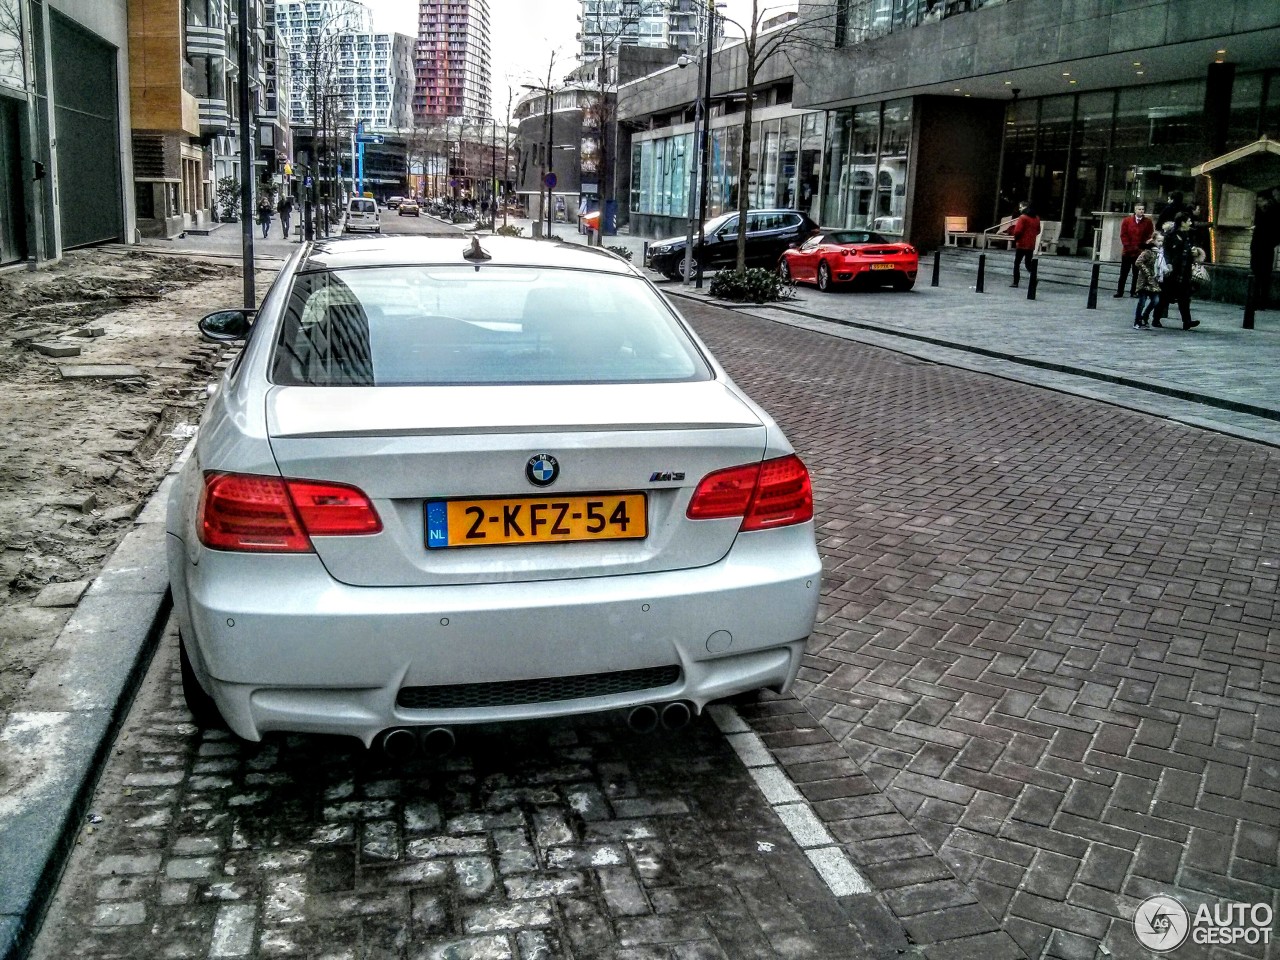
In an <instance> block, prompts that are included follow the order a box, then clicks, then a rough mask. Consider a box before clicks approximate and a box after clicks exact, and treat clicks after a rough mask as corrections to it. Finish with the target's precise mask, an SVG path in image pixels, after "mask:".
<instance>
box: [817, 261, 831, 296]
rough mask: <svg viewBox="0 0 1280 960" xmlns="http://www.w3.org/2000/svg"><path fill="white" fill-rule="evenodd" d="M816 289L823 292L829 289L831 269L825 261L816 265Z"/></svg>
mask: <svg viewBox="0 0 1280 960" xmlns="http://www.w3.org/2000/svg"><path fill="white" fill-rule="evenodd" d="M818 289H819V290H823V291H825V290H830V289H831V268H830V267H829V266H827V264H826V261H825V260H824V261H823V262H822V263H820V264H818Z"/></svg>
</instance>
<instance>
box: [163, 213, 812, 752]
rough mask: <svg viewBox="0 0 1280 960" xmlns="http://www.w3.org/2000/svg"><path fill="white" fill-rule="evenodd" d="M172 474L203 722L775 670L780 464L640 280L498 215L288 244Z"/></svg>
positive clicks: (653, 689) (788, 508) (784, 508)
mask: <svg viewBox="0 0 1280 960" xmlns="http://www.w3.org/2000/svg"><path fill="white" fill-rule="evenodd" d="M201 329H202V331H203V333H204V335H205V336H206V337H208V338H210V339H215V340H224V341H225V340H243V341H244V347H243V350H242V351H241V353H240V354H239V356H238V357H237V359H236V361H235V363H234V364H232V365H231V366H230V368H229V369H228V370H227V371H226V373H225V375H224V376H223V378H222V380H221V383H220V384H219V387H218V389H217V391H216V393H215V395H214V397H213V398H212V400H211V401H210V404H209V407H208V409H207V411H206V413H205V416H204V419H203V421H202V423H201V425H200V430H199V433H198V436H197V440H196V444H195V448H194V454H193V455H192V456H191V457H190V458H189V459H188V461H187V462H186V464H185V466H184V468H183V469H182V471H181V473H180V475H179V477H178V482H177V483H176V484H175V486H174V488H173V493H172V496H171V498H170V501H169V512H168V534H169V535H168V537H167V542H168V562H169V573H170V578H171V580H172V586H173V598H174V606H175V610H176V613H177V617H178V622H179V626H180V630H181V637H182V640H181V658H182V675H183V687H184V692H185V694H186V698H187V702H188V704H189V706H190V707H191V709H192V712H193V713H194V714H195V715H196V717H197V719H198V720H199V721H200V722H201V723H205V724H211V723H216V722H218V721H219V720H221V721H224V722H225V723H226V724H227V726H229V727H230V728H231V730H232V731H233V732H234V733H236V734H237V735H239V736H241V737H244V738H246V739H249V740H257V739H260V738H261V737H262V735H263V734H264V733H266V732H269V731H295V732H313V733H329V734H348V735H352V736H355V737H358V738H360V739H361V740H362V741H363V742H364V743H365V744H366V745H369V744H371V743H373V742H374V741H375V740H376V739H377V738H379V737H380V736H382V737H387V736H390V735H392V734H400V735H403V734H404V733H405V732H406V731H408V732H409V733H415V732H419V733H420V732H423V731H428V730H438V729H441V728H443V729H445V730H446V731H447V730H448V729H449V728H451V727H453V726H457V725H463V724H471V723H480V722H491V721H508V720H522V719H530V718H540V717H554V716H563V715H570V714H581V713H590V712H596V711H607V710H623V711H628V712H630V713H631V715H632V720H633V725H639V726H642V727H643V726H644V725H646V724H649V725H656V724H657V723H658V722H659V718H664V719H666V720H667V721H668V722H669V724H670V725H675V724H676V723H678V722H679V721H680V720H681V719H685V718H687V717H688V716H689V715H690V714H691V713H697V712H700V711H701V709H702V707H703V706H704V705H705V704H706V703H708V702H709V701H712V700H716V699H719V698H723V697H728V696H732V695H735V694H739V693H744V692H749V691H753V690H757V689H761V688H772V689H774V690H778V691H786V690H787V689H788V688H789V686H790V685H791V683H792V681H793V680H794V679H795V676H796V672H797V670H798V669H799V665H800V657H801V654H802V652H803V650H804V644H805V640H806V638H807V637H808V635H809V632H810V630H811V629H812V626H813V622H814V616H815V614H816V610H817V605H818V594H819V577H820V573H821V566H820V562H819V559H818V554H817V549H816V547H815V542H814V523H813V499H812V492H811V489H810V484H809V475H808V471H807V470H806V469H805V466H804V464H803V463H802V462H801V461H800V459H799V458H798V457H797V456H796V455H795V453H794V452H793V450H792V448H791V446H790V445H789V444H788V443H787V440H786V438H785V437H784V436H783V434H782V432H781V430H779V429H778V426H777V425H776V424H775V423H774V422H773V420H772V419H770V417H769V416H768V414H766V413H765V412H764V411H763V410H761V409H760V408H759V407H757V406H756V405H755V404H754V403H753V402H752V401H751V400H750V399H749V398H748V397H747V396H746V395H745V394H744V393H743V392H742V390H741V389H739V388H738V387H737V386H736V385H735V384H734V383H733V382H732V381H731V380H730V379H729V378H728V377H727V376H726V375H725V373H724V371H723V370H722V369H720V367H719V366H718V365H717V364H716V361H715V360H714V359H713V358H712V357H711V355H710V354H709V353H708V351H707V349H706V347H705V346H704V345H703V344H702V343H701V342H700V341H699V340H698V338H697V337H696V336H695V335H694V333H693V332H692V331H691V330H690V329H689V327H688V325H687V324H686V322H685V321H684V320H683V318H682V317H681V316H680V315H679V314H678V313H677V312H676V311H675V310H674V309H673V308H672V306H671V305H670V304H668V303H667V301H666V300H665V299H664V298H663V297H662V295H661V294H660V293H659V292H658V291H657V290H656V288H655V287H654V286H653V285H652V284H651V283H650V282H649V281H648V280H647V279H645V278H644V276H642V275H641V274H640V272H639V271H637V270H636V269H634V268H633V267H631V265H630V264H628V263H626V262H624V261H623V260H622V259H620V258H618V257H616V256H614V255H613V254H610V253H608V252H605V251H602V250H598V249H592V248H587V247H581V246H573V245H568V244H564V245H558V244H552V243H547V242H533V241H530V240H521V239H513V238H502V237H493V238H488V237H486V238H484V239H483V241H479V240H470V241H469V240H463V239H434V238H432V239H428V238H404V237H392V238H373V239H368V240H341V241H335V242H327V243H316V244H313V245H306V246H304V247H302V248H301V249H300V251H299V252H298V253H297V254H295V255H294V257H293V258H292V259H291V260H290V262H289V263H288V264H287V265H286V267H285V268H284V269H283V270H282V271H281V273H280V275H279V277H278V278H277V279H276V281H275V283H274V284H273V285H272V287H271V289H270V290H269V291H268V293H267V295H266V297H265V299H264V300H263V302H262V306H261V308H260V309H258V310H257V311H256V312H254V311H242V310H229V311H221V312H219V313H215V314H211V315H210V316H208V317H206V318H205V319H204V321H202V323H201Z"/></svg>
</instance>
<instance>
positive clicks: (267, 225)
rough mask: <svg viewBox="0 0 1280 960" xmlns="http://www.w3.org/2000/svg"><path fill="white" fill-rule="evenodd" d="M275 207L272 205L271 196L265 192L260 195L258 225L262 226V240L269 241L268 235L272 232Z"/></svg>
mask: <svg viewBox="0 0 1280 960" xmlns="http://www.w3.org/2000/svg"><path fill="white" fill-rule="evenodd" d="M273 210H274V205H273V204H272V203H271V194H269V193H266V192H263V193H260V194H258V223H259V224H261V226H262V239H263V240H265V239H267V235H268V234H269V233H270V232H271V214H272V212H273Z"/></svg>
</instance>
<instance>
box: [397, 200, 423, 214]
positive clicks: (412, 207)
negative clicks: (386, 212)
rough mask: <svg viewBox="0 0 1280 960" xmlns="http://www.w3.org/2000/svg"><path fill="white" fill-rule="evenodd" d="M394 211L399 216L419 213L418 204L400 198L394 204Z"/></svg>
mask: <svg viewBox="0 0 1280 960" xmlns="http://www.w3.org/2000/svg"><path fill="white" fill-rule="evenodd" d="M396 213H397V214H398V215H399V216H401V217H416V216H418V215H419V209H418V204H417V203H415V202H414V201H413V200H401V201H400V203H399V204H397V205H396Z"/></svg>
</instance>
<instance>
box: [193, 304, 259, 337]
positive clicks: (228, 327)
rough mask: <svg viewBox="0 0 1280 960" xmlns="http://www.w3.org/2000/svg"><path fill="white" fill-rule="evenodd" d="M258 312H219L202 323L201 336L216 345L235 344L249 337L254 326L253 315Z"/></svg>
mask: <svg viewBox="0 0 1280 960" xmlns="http://www.w3.org/2000/svg"><path fill="white" fill-rule="evenodd" d="M256 312H257V311H255V310H248V309H240V310H219V311H217V312H216V313H211V314H209V315H208V316H206V317H204V318H203V319H202V320H201V321H200V335H201V336H203V337H204V338H205V339H206V340H211V341H213V342H214V343H234V342H235V341H237V340H243V339H245V337H247V336H249V330H250V328H252V326H253V315H254V314H255V313H256Z"/></svg>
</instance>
